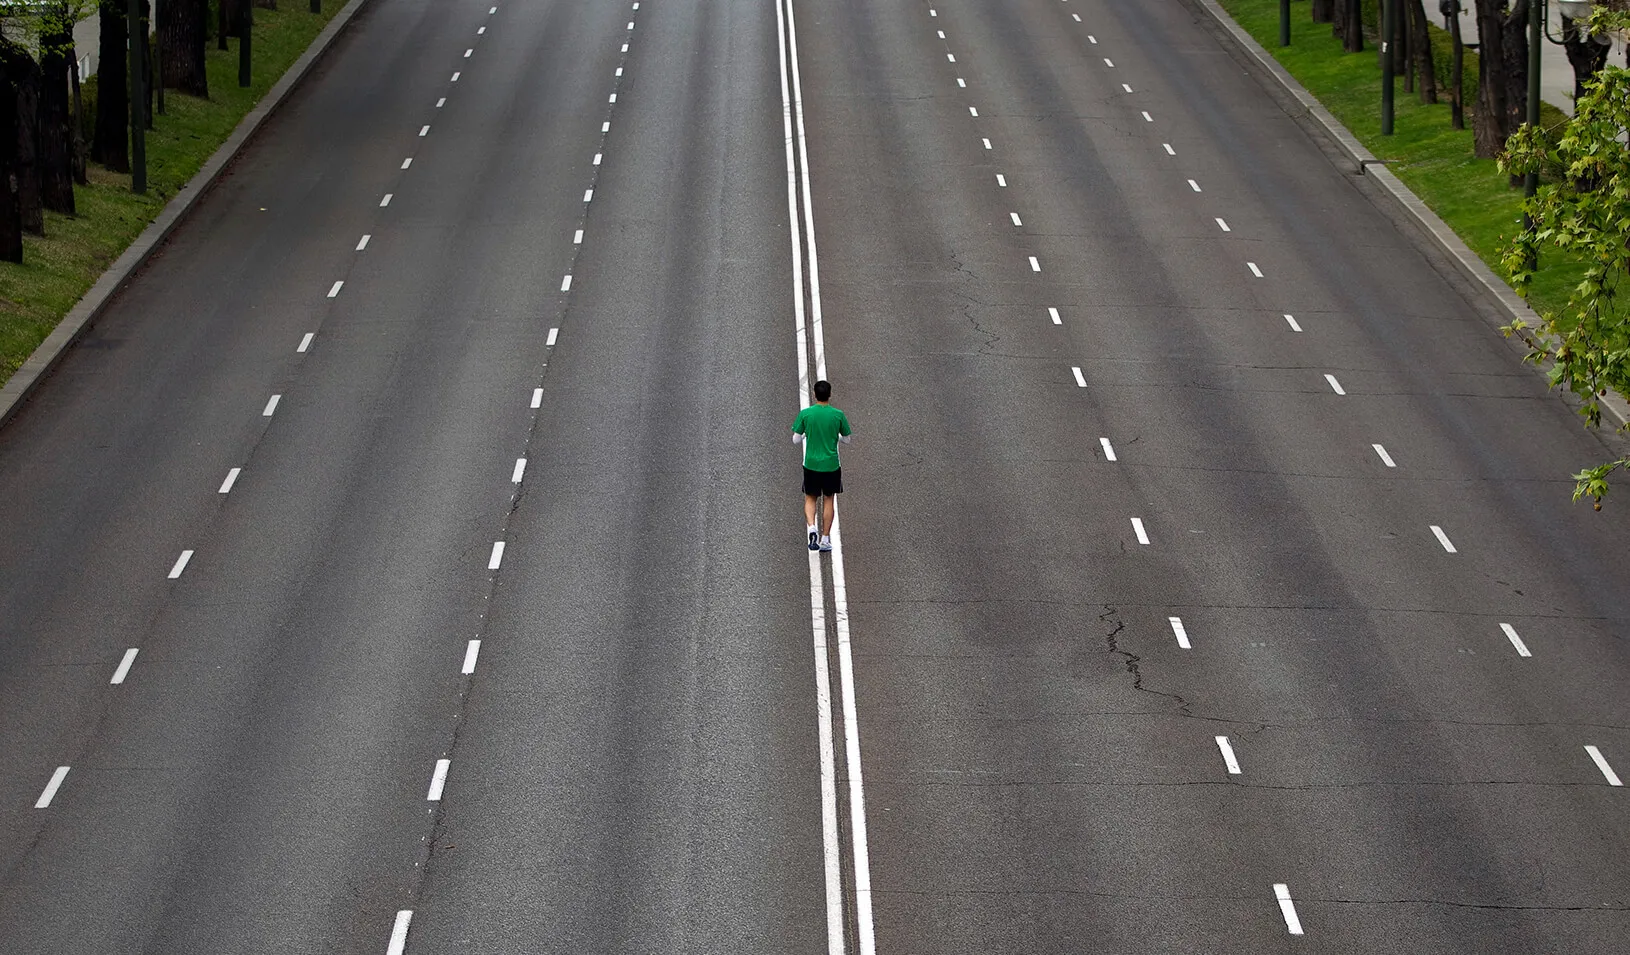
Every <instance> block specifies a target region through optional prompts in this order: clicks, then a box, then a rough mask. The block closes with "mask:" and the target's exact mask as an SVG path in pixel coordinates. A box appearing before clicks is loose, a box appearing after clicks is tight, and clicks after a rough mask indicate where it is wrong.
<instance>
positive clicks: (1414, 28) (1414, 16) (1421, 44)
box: [1404, 0, 1438, 103]
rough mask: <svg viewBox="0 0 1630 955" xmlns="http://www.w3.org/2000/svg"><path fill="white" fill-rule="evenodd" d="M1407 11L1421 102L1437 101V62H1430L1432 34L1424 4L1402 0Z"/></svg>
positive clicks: (1418, 1)
mask: <svg viewBox="0 0 1630 955" xmlns="http://www.w3.org/2000/svg"><path fill="white" fill-rule="evenodd" d="M1404 8H1405V9H1406V10H1407V11H1408V12H1409V37H1410V39H1409V46H1410V50H1411V51H1412V52H1413V53H1414V56H1413V57H1412V58H1411V60H1412V62H1413V64H1414V69H1415V75H1416V77H1417V78H1418V81H1419V83H1420V87H1419V89H1420V95H1421V102H1422V103H1436V102H1437V101H1438V74H1437V64H1435V63H1433V62H1432V36H1431V33H1430V31H1429V30H1428V29H1427V19H1426V5H1425V4H1423V3H1422V2H1421V0H1404Z"/></svg>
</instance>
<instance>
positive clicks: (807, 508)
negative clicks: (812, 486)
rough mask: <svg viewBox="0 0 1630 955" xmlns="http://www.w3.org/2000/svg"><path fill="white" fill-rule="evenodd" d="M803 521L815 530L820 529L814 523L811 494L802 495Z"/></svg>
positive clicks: (813, 497)
mask: <svg viewBox="0 0 1630 955" xmlns="http://www.w3.org/2000/svg"><path fill="white" fill-rule="evenodd" d="M804 523H805V524H808V525H809V526H810V527H814V528H815V529H816V530H820V528H819V527H816V525H815V495H813V494H805V495H804Z"/></svg>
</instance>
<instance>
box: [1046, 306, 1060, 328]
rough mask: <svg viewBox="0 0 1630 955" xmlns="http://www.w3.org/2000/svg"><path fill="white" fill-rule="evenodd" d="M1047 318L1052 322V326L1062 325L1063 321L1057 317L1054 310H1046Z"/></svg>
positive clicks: (1056, 312)
mask: <svg viewBox="0 0 1630 955" xmlns="http://www.w3.org/2000/svg"><path fill="white" fill-rule="evenodd" d="M1047 317H1048V318H1051V319H1052V320H1053V324H1054V325H1062V324H1064V319H1062V318H1059V317H1058V309H1056V308H1049V309H1047Z"/></svg>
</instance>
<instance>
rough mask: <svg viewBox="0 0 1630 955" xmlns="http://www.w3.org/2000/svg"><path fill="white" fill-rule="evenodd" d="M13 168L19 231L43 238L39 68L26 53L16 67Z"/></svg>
mask: <svg viewBox="0 0 1630 955" xmlns="http://www.w3.org/2000/svg"><path fill="white" fill-rule="evenodd" d="M15 75H16V76H17V87H16V88H17V168H18V171H19V173H20V174H19V176H18V188H19V190H20V193H19V195H20V198H21V200H22V207H23V231H25V232H30V233H33V234H34V235H44V234H45V204H44V203H43V202H42V201H41V198H40V65H39V64H38V63H35V62H34V59H33V57H31V56H29V55H28V54H27V53H23V54H22V62H21V63H20V64H19V65H18V67H17V73H16V74H15Z"/></svg>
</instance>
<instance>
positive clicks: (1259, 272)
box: [1245, 262, 1262, 278]
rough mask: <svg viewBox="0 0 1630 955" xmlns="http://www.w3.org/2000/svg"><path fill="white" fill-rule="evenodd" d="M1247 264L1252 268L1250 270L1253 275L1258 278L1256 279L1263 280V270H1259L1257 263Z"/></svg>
mask: <svg viewBox="0 0 1630 955" xmlns="http://www.w3.org/2000/svg"><path fill="white" fill-rule="evenodd" d="M1245 264H1246V265H1247V266H1250V269H1251V274H1252V275H1254V276H1256V277H1257V278H1261V277H1262V270H1261V269H1259V268H1257V264H1256V263H1255V262H1247V263H1245Z"/></svg>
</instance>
